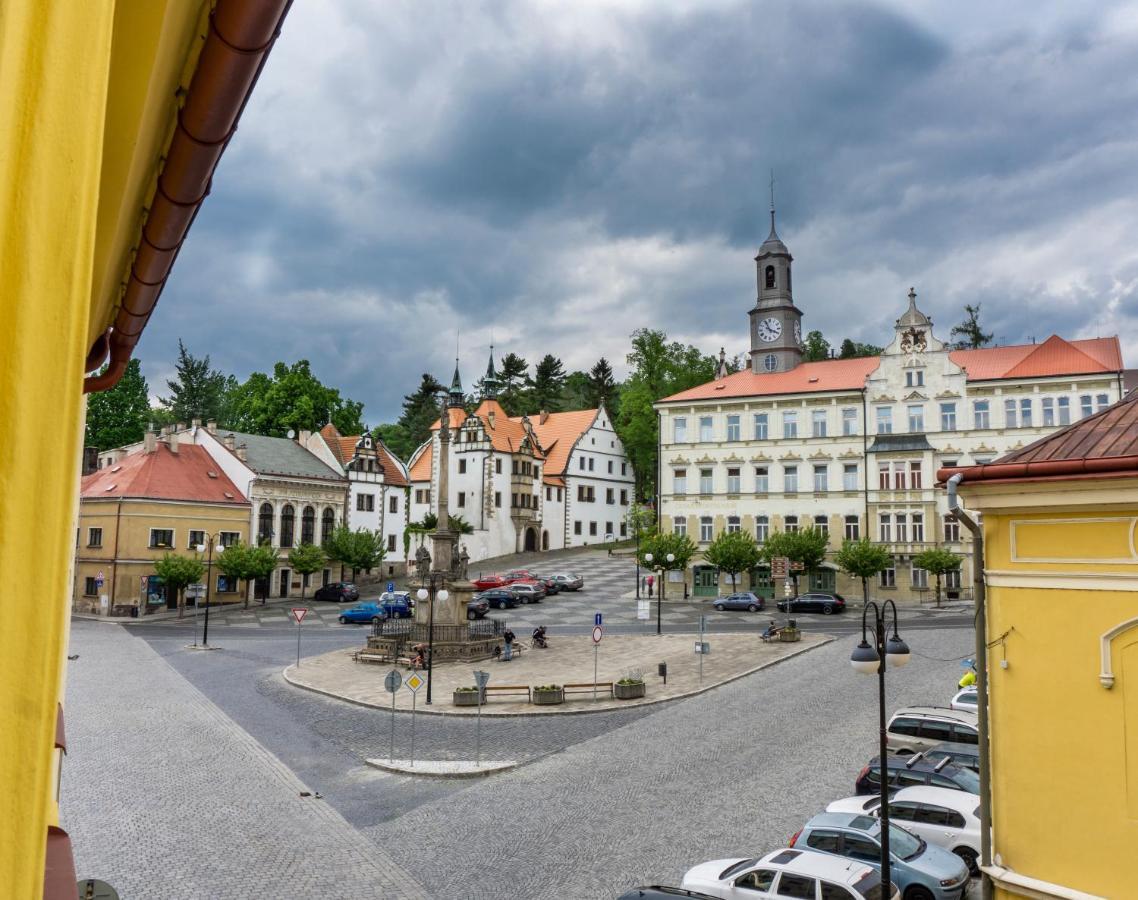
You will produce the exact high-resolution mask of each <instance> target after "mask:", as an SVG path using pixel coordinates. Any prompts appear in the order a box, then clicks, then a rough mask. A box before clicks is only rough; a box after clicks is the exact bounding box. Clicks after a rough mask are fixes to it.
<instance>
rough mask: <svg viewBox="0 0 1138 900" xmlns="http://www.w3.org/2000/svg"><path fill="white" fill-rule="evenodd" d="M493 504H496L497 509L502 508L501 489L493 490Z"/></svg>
mask: <svg viewBox="0 0 1138 900" xmlns="http://www.w3.org/2000/svg"><path fill="white" fill-rule="evenodd" d="M494 506H496V507H497V508H498V509H501V508H502V492H501V491H494Z"/></svg>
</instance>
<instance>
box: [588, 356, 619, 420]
mask: <svg viewBox="0 0 1138 900" xmlns="http://www.w3.org/2000/svg"><path fill="white" fill-rule="evenodd" d="M616 394H617V386H616V379H615V378H614V377H613V373H612V366H610V365H609V361H608V360H607V359H605V358H604V357H603V356H602V357H601V358H600V359H598V360H597V362H596V364H595V365H594V366H593V367H592V368H591V369H590V370H589V387H588V394H587V395H586V406H585V409H594V408H595V407H598V406H600V405H601V404H602V403H603V404H604V405H605V408H607V409H608V411H609V415H611V416H614V417H615V416H616V415H617V413H618V411H619V410H618V409H617V403H616V400H617V396H616Z"/></svg>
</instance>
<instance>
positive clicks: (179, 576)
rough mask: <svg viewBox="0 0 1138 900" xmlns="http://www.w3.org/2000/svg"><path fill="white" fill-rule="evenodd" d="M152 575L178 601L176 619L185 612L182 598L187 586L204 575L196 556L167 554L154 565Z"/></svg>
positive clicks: (196, 581)
mask: <svg viewBox="0 0 1138 900" xmlns="http://www.w3.org/2000/svg"><path fill="white" fill-rule="evenodd" d="M154 574H156V575H157V576H158V577H159V579H161V581H162V584H164V585H165V586H166V590H167V591H173V592H174V595H175V597H177V601H178V618H179V619H180V618H181V617H182V615H183V613H184V612H185V600H184V598H183V596H182V593H183V591H185V589H186V586H187V585H191V584H197V583H198V582H199V581H201V578H202V576H203V575H204V574H205V563H204V562H202V561H201V559H199V558H198V557H196V556H178V555H177V554H176V553H167V554H165V555H164V556H163V557H162V558H161V559H160V560H158V561H157V562H155V563H154Z"/></svg>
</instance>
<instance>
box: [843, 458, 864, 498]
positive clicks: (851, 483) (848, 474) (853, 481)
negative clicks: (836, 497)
mask: <svg viewBox="0 0 1138 900" xmlns="http://www.w3.org/2000/svg"><path fill="white" fill-rule="evenodd" d="M859 469H860V466H858V464H857V463H842V490H843V491H856V490H857V478H858V470H859Z"/></svg>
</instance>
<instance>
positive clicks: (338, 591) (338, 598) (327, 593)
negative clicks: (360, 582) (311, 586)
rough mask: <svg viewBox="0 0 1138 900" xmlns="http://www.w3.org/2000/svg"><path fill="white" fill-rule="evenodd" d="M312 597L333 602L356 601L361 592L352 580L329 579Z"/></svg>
mask: <svg viewBox="0 0 1138 900" xmlns="http://www.w3.org/2000/svg"><path fill="white" fill-rule="evenodd" d="M312 599H313V600H329V601H331V602H332V603H355V602H356V601H357V600H359V599H360V592H359V591H358V590H357V589H356V586H355V585H354V584H352V583H351V582H350V581H329V582H328V583H327V584H326V585H324V586H323V587H318V588H317V589H316V593H314V594H313V595H312Z"/></svg>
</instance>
